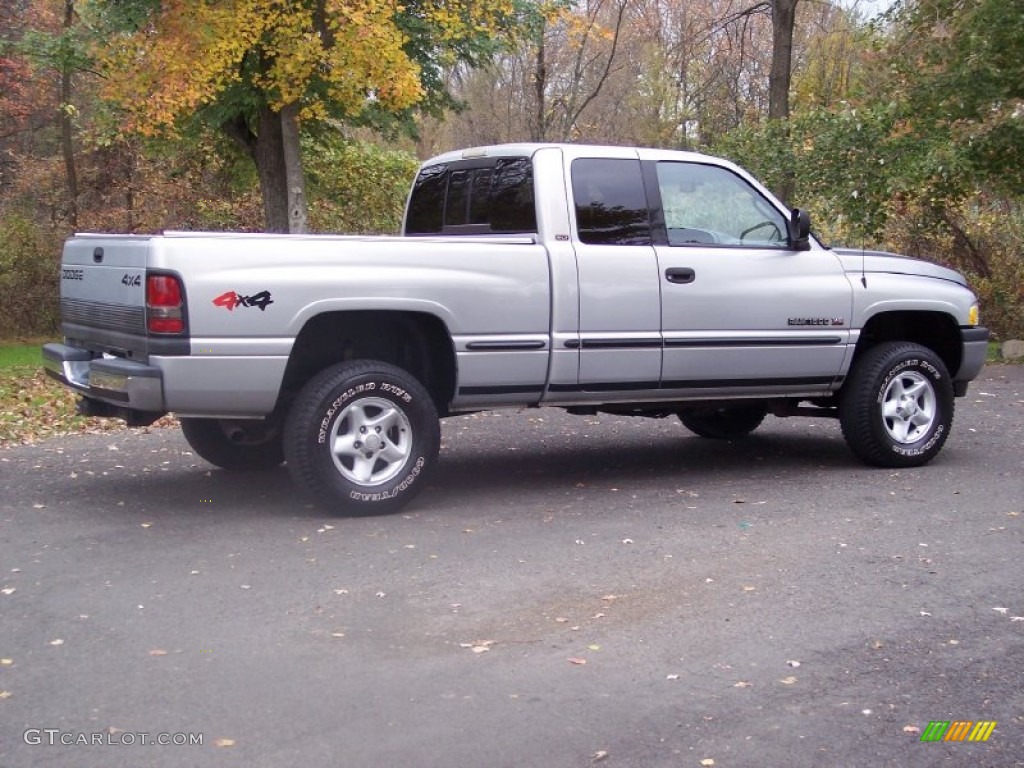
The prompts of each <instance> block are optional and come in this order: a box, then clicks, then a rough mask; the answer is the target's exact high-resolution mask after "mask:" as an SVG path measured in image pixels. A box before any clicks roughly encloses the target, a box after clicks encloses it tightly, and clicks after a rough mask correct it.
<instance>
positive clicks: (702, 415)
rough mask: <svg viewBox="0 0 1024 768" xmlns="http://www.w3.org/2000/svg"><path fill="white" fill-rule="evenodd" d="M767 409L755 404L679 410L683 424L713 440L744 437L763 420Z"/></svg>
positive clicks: (695, 432)
mask: <svg viewBox="0 0 1024 768" xmlns="http://www.w3.org/2000/svg"><path fill="white" fill-rule="evenodd" d="M767 413H768V412H767V411H766V410H765V409H764V408H762V407H761V406H757V405H742V406H728V407H722V408H694V409H692V410H688V411H680V412H679V420H680V421H681V422H683V426H684V427H686V428H687V429H688V430H690V431H691V432H693V433H694V434H696V435H700V436H701V437H710V438H712V439H714V440H734V439H736V438H738V437H746V436H747V435H749V434H750V433H751V432H753V431H754V430H755V429H757V428H758V427H759V426H761V422H762V421H764V417H765V416H766V415H767Z"/></svg>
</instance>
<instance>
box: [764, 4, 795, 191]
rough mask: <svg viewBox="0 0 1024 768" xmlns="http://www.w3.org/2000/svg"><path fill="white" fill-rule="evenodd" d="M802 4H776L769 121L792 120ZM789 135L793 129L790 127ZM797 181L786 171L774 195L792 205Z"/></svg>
mask: <svg viewBox="0 0 1024 768" xmlns="http://www.w3.org/2000/svg"><path fill="white" fill-rule="evenodd" d="M798 2H799V0H772V68H771V72H770V73H769V75H768V117H769V119H772V120H788V119H789V85H790V82H791V81H792V76H793V28H794V27H795V26H796V4H797V3H798ZM786 135H787V136H788V135H789V126H786ZM795 186H796V179H795V178H794V176H793V169H792V168H787V169H785V170H784V171H783V174H782V180H781V181H780V182H779V184H778V186H777V187H776V188H775V189H773V190H772V191H773V192H774V193H775V196H776V197H778V198H779V199H780V200H781V201H782V202H783V203H785V204H786V205H789V200H790V198H791V197H792V196H793V191H794V187H795Z"/></svg>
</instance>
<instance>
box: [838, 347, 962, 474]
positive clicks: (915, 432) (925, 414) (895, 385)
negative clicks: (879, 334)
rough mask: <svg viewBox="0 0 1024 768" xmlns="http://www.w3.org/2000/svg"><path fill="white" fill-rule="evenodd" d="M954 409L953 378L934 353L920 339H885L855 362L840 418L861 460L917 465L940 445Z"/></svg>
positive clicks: (948, 428) (844, 435)
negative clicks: (912, 341)
mask: <svg viewBox="0 0 1024 768" xmlns="http://www.w3.org/2000/svg"><path fill="white" fill-rule="evenodd" d="M953 410H954V405H953V383H952V381H951V380H950V377H949V372H948V371H947V370H946V366H945V364H944V363H943V362H942V360H941V359H940V358H939V356H938V355H936V354H935V353H934V352H932V351H931V350H930V349H928V348H927V347H923V346H921V345H920V344H912V343H909V342H887V343H885V344H879V345H878V346H877V347H873V348H871V349H869V350H868V351H866V352H865V353H864V354H863V356H862V357H861V358H860V359H859V360H857V362H856V363H855V364H854V367H853V370H852V371H851V372H850V375H849V377H847V380H846V384H845V385H844V387H843V393H842V395H841V397H840V400H839V423H840V424H841V426H842V429H843V437H845V438H846V442H847V444H848V445H849V446H850V450H852V451H853V452H854V454H856V456H857V457H858V458H859V459H861V461H863V462H864V463H865V464H871V465H874V466H878V467H919V466H921V465H923V464H927V463H928V462H929V461H931V460H932V459H933V458H935V456H936V455H937V454H938V452H939V451H940V450H942V446H943V444H945V442H946V438H948V437H949V432H950V430H951V429H952V427H953Z"/></svg>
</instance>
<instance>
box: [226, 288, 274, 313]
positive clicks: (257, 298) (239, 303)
mask: <svg viewBox="0 0 1024 768" xmlns="http://www.w3.org/2000/svg"><path fill="white" fill-rule="evenodd" d="M273 303H274V300H273V299H272V298H270V291H260V292H259V293H254V294H253V295H252V296H239V295H238V294H237V293H235V292H234V291H228V292H226V293H222V294H221V295H220V296H218V297H217V298H215V299H214V300H213V304H214V306H217V307H224V308H225V309H227V311H228V312H234V311H235V307H259V308H260V312H262V311H264V310H265V309H266V308H267V306H269V305H270V304H273Z"/></svg>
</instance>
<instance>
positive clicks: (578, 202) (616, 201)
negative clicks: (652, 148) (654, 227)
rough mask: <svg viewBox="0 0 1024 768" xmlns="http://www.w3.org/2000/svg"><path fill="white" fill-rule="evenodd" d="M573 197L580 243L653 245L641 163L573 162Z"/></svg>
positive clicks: (585, 160)
mask: <svg viewBox="0 0 1024 768" xmlns="http://www.w3.org/2000/svg"><path fill="white" fill-rule="evenodd" d="M572 195H573V201H574V202H575V206H576V228H577V232H578V234H579V238H580V242H583V243H589V244H591V245H650V243H651V221H650V215H649V212H648V206H647V195H646V193H645V192H644V182H643V176H642V175H641V171H640V161H639V160H628V159H621V160H620V159H599V158H581V159H578V160H573V162H572Z"/></svg>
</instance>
